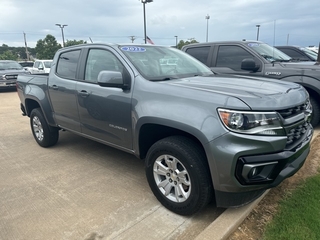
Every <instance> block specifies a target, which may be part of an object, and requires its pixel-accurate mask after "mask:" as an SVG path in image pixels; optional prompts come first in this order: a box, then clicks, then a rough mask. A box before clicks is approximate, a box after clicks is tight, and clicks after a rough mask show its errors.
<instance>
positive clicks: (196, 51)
mask: <svg viewBox="0 0 320 240" xmlns="http://www.w3.org/2000/svg"><path fill="white" fill-rule="evenodd" d="M209 51H210V47H209V46H207V47H196V48H188V49H187V51H186V53H188V54H190V55H191V56H192V57H194V58H196V59H198V60H199V61H200V62H202V63H204V64H207V60H208V55H209Z"/></svg>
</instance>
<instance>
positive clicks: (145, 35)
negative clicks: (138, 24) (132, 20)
mask: <svg viewBox="0 0 320 240" xmlns="http://www.w3.org/2000/svg"><path fill="white" fill-rule="evenodd" d="M150 2H153V0H141V3H142V4H143V22H144V43H145V44H147V25H146V3H150Z"/></svg>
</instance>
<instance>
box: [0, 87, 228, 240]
mask: <svg viewBox="0 0 320 240" xmlns="http://www.w3.org/2000/svg"><path fill="white" fill-rule="evenodd" d="M0 123H1V124H0V133H1V136H0V203H1V204H0V239H24V240H25V239H32V240H36V239H41V240H42V239H67V240H69V239H77V240H79V239H87V240H89V239H90V240H94V239H194V238H195V237H196V236H198V235H199V234H200V233H201V231H203V230H204V229H205V228H206V227H207V226H208V225H210V223H212V222H213V221H214V220H215V219H216V218H217V217H218V216H219V215H220V214H221V213H222V212H223V211H224V209H217V208H215V206H214V205H209V206H208V207H207V208H206V209H205V210H204V211H202V212H200V213H199V214H197V215H195V216H192V217H183V216H179V215H176V214H174V213H172V212H170V211H168V210H167V209H165V208H164V207H162V205H161V204H160V203H159V202H158V201H157V200H156V198H155V197H154V196H153V194H152V192H151V190H150V189H149V186H148V183H147V180H146V177H145V173H144V163H143V161H141V160H139V159H137V158H135V157H134V156H132V155H129V154H127V153H124V152H121V151H119V150H116V149H113V148H110V147H107V146H105V145H102V144H100V143H96V142H93V141H91V140H88V139H85V138H82V137H79V136H77V135H74V134H71V133H69V132H60V139H59V142H58V144H57V145H56V146H54V147H51V148H47V149H45V148H41V147H40V146H38V144H37V143H36V142H35V140H34V139H33V136H32V133H31V130H30V126H29V118H28V117H23V116H22V115H21V111H20V109H19V99H18V96H17V93H16V92H15V91H1V92H0Z"/></svg>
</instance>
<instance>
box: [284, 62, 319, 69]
mask: <svg viewBox="0 0 320 240" xmlns="http://www.w3.org/2000/svg"><path fill="white" fill-rule="evenodd" d="M281 65H283V66H284V67H288V68H295V69H311V70H318V71H320V65H319V63H318V62H311V61H309V62H285V63H281Z"/></svg>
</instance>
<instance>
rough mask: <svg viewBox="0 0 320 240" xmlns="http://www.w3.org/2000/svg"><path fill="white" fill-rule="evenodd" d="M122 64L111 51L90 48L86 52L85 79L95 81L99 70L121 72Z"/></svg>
mask: <svg viewBox="0 0 320 240" xmlns="http://www.w3.org/2000/svg"><path fill="white" fill-rule="evenodd" d="M123 68H124V67H123V65H122V64H121V62H120V61H119V60H118V59H117V57H116V56H114V55H113V54H112V53H111V52H109V51H107V50H103V49H91V50H90V51H89V54H88V58H87V63H86V70H85V80H86V81H88V82H94V83H96V82H97V81H98V75H99V73H100V72H101V71H103V70H106V71H118V72H122V70H123Z"/></svg>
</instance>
